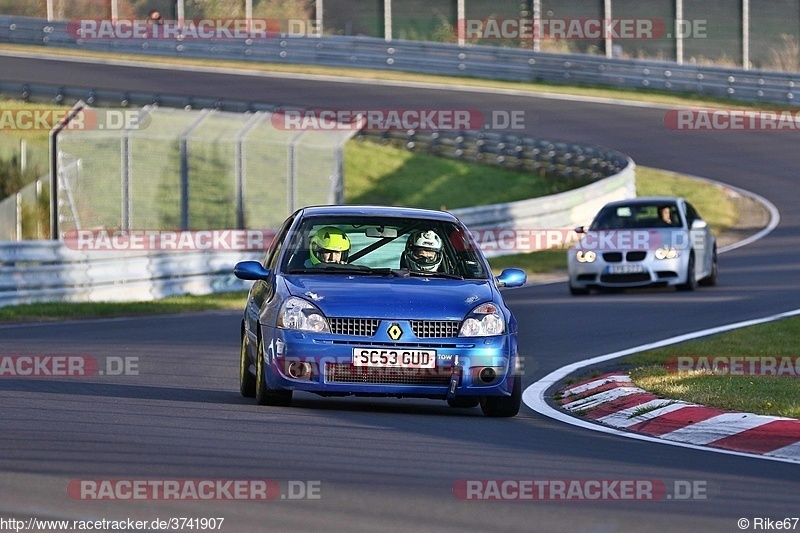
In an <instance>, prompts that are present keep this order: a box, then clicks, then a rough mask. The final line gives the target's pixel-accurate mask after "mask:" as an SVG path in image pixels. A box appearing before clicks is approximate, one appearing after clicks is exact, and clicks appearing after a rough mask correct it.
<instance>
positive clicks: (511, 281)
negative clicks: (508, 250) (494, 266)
mask: <svg viewBox="0 0 800 533" xmlns="http://www.w3.org/2000/svg"><path fill="white" fill-rule="evenodd" d="M526 281H528V275H527V274H525V271H524V270H520V269H518V268H507V269H505V270H503V272H501V273H500V275H499V276H497V284H498V285H499V286H500V287H522V286H523V285H525V282H526Z"/></svg>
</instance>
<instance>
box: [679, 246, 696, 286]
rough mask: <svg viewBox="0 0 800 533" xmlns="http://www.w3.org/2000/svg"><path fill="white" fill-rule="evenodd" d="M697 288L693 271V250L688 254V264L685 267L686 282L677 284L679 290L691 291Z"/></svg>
mask: <svg viewBox="0 0 800 533" xmlns="http://www.w3.org/2000/svg"><path fill="white" fill-rule="evenodd" d="M695 288H697V274H695V272H694V252H692V253H691V255H689V265H688V266H687V267H686V283H681V284H680V285H678V290H679V291H693V290H695Z"/></svg>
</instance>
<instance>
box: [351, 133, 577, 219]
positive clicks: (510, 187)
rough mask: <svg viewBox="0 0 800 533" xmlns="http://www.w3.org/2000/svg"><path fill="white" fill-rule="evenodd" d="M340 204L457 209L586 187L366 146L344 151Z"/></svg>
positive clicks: (368, 143) (354, 144)
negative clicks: (343, 197) (342, 188)
mask: <svg viewBox="0 0 800 533" xmlns="http://www.w3.org/2000/svg"><path fill="white" fill-rule="evenodd" d="M344 161H345V174H344V175H345V202H346V203H348V204H362V205H363V204H375V205H398V206H401V205H402V206H413V207H422V208H427V209H458V208H461V207H470V206H477V205H489V204H498V203H505V202H514V201H517V200H525V199H527V198H534V197H538V196H546V195H549V194H556V193H559V192H564V191H567V190H569V189H574V188H576V187H579V186H582V185H588V183H589V182H587V181H583V182H581V181H578V180H567V179H551V178H545V177H541V176H539V175H537V174H533V173H530V172H519V171H516V170H510V169H504V168H499V167H494V166H488V165H481V164H478V163H470V162H468V161H460V160H456V159H449V158H446V157H439V156H436V155H431V154H427V153H421V152H409V151H407V150H402V149H399V148H394V147H391V146H388V145H381V144H378V143H374V142H371V141H364V142H359V141H356V140H351V141H349V142H348V143H347V144H346V145H345V157H344Z"/></svg>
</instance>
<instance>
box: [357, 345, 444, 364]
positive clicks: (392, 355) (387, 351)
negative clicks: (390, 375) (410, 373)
mask: <svg viewBox="0 0 800 533" xmlns="http://www.w3.org/2000/svg"><path fill="white" fill-rule="evenodd" d="M353 366H377V367H384V368H436V350H415V349H411V348H408V349H404V348H353Z"/></svg>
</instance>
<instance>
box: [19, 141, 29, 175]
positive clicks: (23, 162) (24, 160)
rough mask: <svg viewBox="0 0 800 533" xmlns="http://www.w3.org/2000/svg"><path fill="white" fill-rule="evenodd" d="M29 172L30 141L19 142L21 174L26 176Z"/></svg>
mask: <svg viewBox="0 0 800 533" xmlns="http://www.w3.org/2000/svg"><path fill="white" fill-rule="evenodd" d="M26 170H28V141H26V140H25V139H20V140H19V173H20V174H25V171H26Z"/></svg>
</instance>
